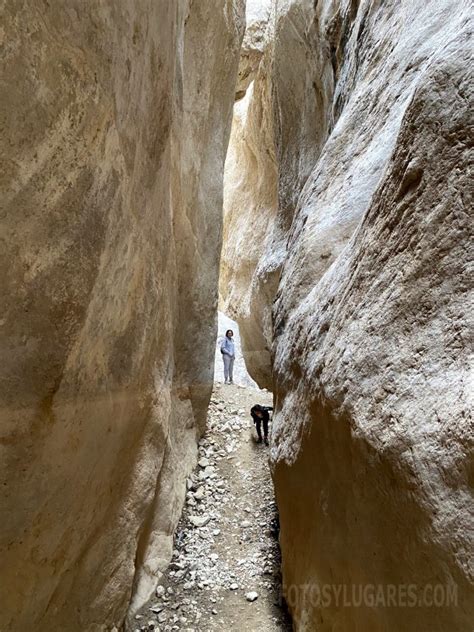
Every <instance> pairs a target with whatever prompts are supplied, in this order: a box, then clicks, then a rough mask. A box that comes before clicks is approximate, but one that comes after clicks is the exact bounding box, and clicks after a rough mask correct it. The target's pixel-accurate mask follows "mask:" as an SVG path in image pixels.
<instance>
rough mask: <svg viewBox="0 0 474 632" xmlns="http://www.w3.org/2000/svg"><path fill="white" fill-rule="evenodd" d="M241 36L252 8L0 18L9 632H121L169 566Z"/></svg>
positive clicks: (225, 5) (3, 529) (30, 9)
mask: <svg viewBox="0 0 474 632" xmlns="http://www.w3.org/2000/svg"><path fill="white" fill-rule="evenodd" d="M243 27H244V3H243V2H240V0H234V1H233V0H224V1H222V0H207V1H206V2H205V3H197V2H189V1H187V0H177V1H176V2H166V1H165V0H159V1H158V2H152V1H151V0H145V1H144V2H140V3H135V2H133V1H132V0H125V1H123V2H118V3H117V2H112V1H106V2H99V3H98V2H93V1H92V0H86V1H81V2H79V0H73V1H68V2H60V3H56V2H55V3H49V2H46V1H45V2H39V3H30V4H28V3H25V2H22V1H20V0H18V1H17V0H14V1H13V2H9V3H7V4H6V5H5V7H4V10H3V15H2V31H3V34H4V46H3V48H2V53H1V55H2V57H1V61H2V78H3V99H2V104H1V119H2V122H3V133H2V140H1V160H2V181H1V187H2V202H3V203H4V204H3V208H2V211H1V234H0V237H1V243H2V247H1V250H0V257H1V269H2V276H1V286H2V287H1V293H2V315H1V321H0V325H1V328H0V331H1V337H2V342H1V347H0V348H1V353H2V358H1V363H0V374H1V379H0V393H1V405H0V429H1V458H0V469H1V477H0V478H1V480H2V485H3V487H2V495H1V501H0V503H1V504H0V513H1V516H2V523H1V526H0V559H1V563H0V584H1V586H2V588H1V591H0V592H1V596H0V628H1V629H2V631H5V632H6V631H9V630H11V631H18V632H19V631H21V632H23V631H24V630H27V629H28V630H30V629H34V630H68V632H69V631H74V630H77V631H81V632H84V631H89V630H91V631H92V630H95V631H98V630H112V629H113V627H114V626H117V627H118V626H120V625H121V623H122V621H123V619H124V617H125V614H126V612H127V609H128V608H129V604H130V601H132V606H131V608H132V611H133V609H134V608H135V607H137V606H138V605H140V603H141V602H142V601H143V599H145V598H146V597H148V595H149V593H150V591H151V590H152V589H153V587H154V585H155V584H156V581H157V578H158V577H159V574H160V569H163V567H164V565H166V563H167V561H168V559H169V556H170V554H171V548H172V534H173V530H174V527H175V524H176V522H177V519H178V517H179V514H180V511H181V506H182V501H183V498H184V480H185V476H186V475H187V472H188V471H189V469H190V467H192V465H193V463H194V461H195V455H196V437H197V435H199V433H200V432H201V431H202V429H203V426H204V421H205V411H206V406H207V401H208V398H209V395H210V389H211V385H212V365H213V354H214V342H215V340H214V337H215V333H216V323H215V318H216V305H217V292H216V287H217V275H218V261H219V250H220V242H221V216H222V176H223V164H224V157H225V152H226V145H227V141H228V136H229V133H230V122H231V116H232V104H233V101H234V94H235V83H236V78H237V70H238V68H237V66H238V55H239V48H240V42H241V38H242V35H243ZM203 43H209V45H207V44H206V45H203Z"/></svg>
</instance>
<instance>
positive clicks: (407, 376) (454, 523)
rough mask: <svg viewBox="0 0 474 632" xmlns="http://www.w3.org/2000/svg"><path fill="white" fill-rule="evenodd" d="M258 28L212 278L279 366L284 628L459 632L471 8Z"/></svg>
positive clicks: (258, 371) (466, 574)
mask: <svg viewBox="0 0 474 632" xmlns="http://www.w3.org/2000/svg"><path fill="white" fill-rule="evenodd" d="M269 30H270V33H269V34H267V38H268V40H269V43H268V44H267V48H266V51H265V54H264V56H263V57H262V60H261V61H260V65H259V68H258V71H257V75H256V78H255V80H254V83H253V89H252V86H251V88H249V89H248V90H247V94H246V96H245V99H244V100H248V106H247V108H246V110H245V115H241V114H240V110H238V111H237V114H236V115H234V118H235V116H237V118H238V117H239V116H240V119H239V118H238V121H237V122H238V124H240V123H239V121H243V123H242V124H241V125H240V130H241V131H240V132H239V131H238V130H239V128H238V127H237V126H236V127H235V128H234V130H233V133H232V151H233V152H234V153H233V154H231V159H230V160H231V162H229V161H228V163H227V166H226V175H225V180H226V183H227V182H229V183H231V186H230V189H229V191H226V192H225V200H226V212H227V215H226V218H225V235H226V239H228V240H229V241H230V242H231V243H230V244H229V243H227V244H225V249H224V253H225V258H226V259H225V260H224V264H225V273H226V274H227V275H228V276H227V277H224V279H226V282H225V283H224V284H223V283H221V288H220V291H221V295H223V299H224V302H225V301H227V303H228V306H226V307H227V308H228V311H229V313H231V314H233V316H234V317H236V320H238V321H239V324H241V333H242V335H243V336H244V349H245V348H246V350H247V356H246V360H247V365H248V367H249V370H250V373H251V374H252V376H253V377H255V378H256V379H257V381H259V382H260V383H264V384H265V383H266V382H267V381H268V380H269V379H271V370H272V369H273V380H274V388H275V395H276V407H277V412H276V414H275V421H274V432H273V438H272V450H271V455H272V465H273V473H274V481H275V485H276V493H277V501H278V505H279V510H280V520H281V547H282V554H283V581H284V584H285V587H286V596H287V599H288V602H289V605H290V609H291V611H292V614H293V617H294V621H295V626H296V629H298V630H308V631H309V630H311V631H313V630H318V631H320V632H321V631H324V632H329V631H331V632H332V631H335V630H341V631H344V632H352V631H354V632H355V631H356V630H364V632H399V631H400V630H404V631H405V630H407V631H413V632H414V631H415V630H430V632H431V631H439V632H442V631H444V630H448V629H449V630H463V631H464V630H466V631H467V630H469V629H470V626H471V622H472V620H473V617H474V612H473V603H472V599H471V593H470V581H472V575H473V565H472V557H471V554H472V537H470V534H471V536H472V531H471V527H472V495H471V493H470V489H471V488H472V481H473V472H472V434H473V433H472V430H473V426H472V420H470V418H469V412H468V411H469V408H470V404H471V408H472V399H471V401H470V402H469V401H468V398H469V393H470V392H471V393H472V380H471V381H470V380H469V375H470V374H469V366H468V357H467V350H466V344H467V340H468V331H469V328H470V327H472V322H469V320H470V311H469V301H468V291H469V283H468V278H467V272H466V267H467V264H468V261H469V257H468V243H469V242H468V233H469V229H470V223H469V219H468V215H467V211H468V209H469V196H468V183H467V176H466V173H467V167H468V157H469V155H468V148H469V141H470V140H472V139H469V138H468V135H467V131H466V130H467V129H468V123H469V105H470V103H469V102H470V101H471V103H472V93H471V91H470V88H469V81H468V79H469V77H468V70H467V69H468V68H469V66H470V63H471V60H470V56H469V46H468V34H469V16H468V13H467V5H463V3H459V2H455V1H454V0H438V1H433V2H431V3H417V2H409V1H408V0H407V1H403V2H398V1H397V2H395V1H388V2H383V3H381V2H369V1H362V2H349V1H344V0H339V1H335V2H334V1H332V2H330V1H329V0H326V1H325V0H320V1H319V2H316V3H314V2H309V0H288V1H285V2H280V3H278V4H277V8H276V10H275V13H274V15H273V17H272V19H271V20H270V26H269ZM251 89H252V91H251ZM239 107H240V106H239ZM255 148H257V149H255ZM228 171H229V172H228ZM269 172H272V173H273V183H274V187H273V188H272V187H271V186H270V185H271V178H269V177H268V173H269ZM251 186H257V191H256V193H255V196H254V198H253V199H254V203H253V204H250V203H249V204H248V203H247V200H249V199H250V198H251V192H250V191H249V188H250V187H251ZM239 199H240V200H241V201H242V204H241V207H240V208H239V206H238V204H237V201H238V200H239ZM240 222H242V223H243V224H244V229H243V230H244V231H245V234H246V239H245V240H242V242H241V243H240V244H239V243H235V236H236V235H237V234H238V233H239V230H241V229H240V228H239V223H240ZM249 238H251V239H249ZM232 242H234V243H232ZM237 277H239V278H240V286H238V287H234V289H233V291H228V288H230V287H231V286H232V281H231V280H229V279H232V278H237ZM239 303H240V307H239ZM272 303H273V310H272ZM229 306H234V309H233V310H232V309H229ZM471 311H472V310H471ZM241 320H242V323H241V322H240V321H241ZM249 323H251V324H250V325H249ZM272 339H273V343H272ZM262 341H264V342H265V345H264V346H265V347H266V349H267V350H269V349H270V347H271V344H273V348H272V356H273V366H271V364H270V354H267V355H266V357H265V358H263V366H262V356H263V354H262V353H261V349H262ZM256 355H257V356H258V357H257V361H256V362H255V363H254V364H253V358H254V357H255V356H256ZM262 375H263V376H264V377H263V379H262ZM469 389H470V390H469ZM389 584H393V585H396V586H397V587H398V586H401V587H402V588H401V589H400V590H401V592H397V597H396V599H395V604H396V607H384V601H383V596H384V595H385V603H387V599H386V596H387V592H388V588H387V586H388V585H389ZM304 585H310V586H312V587H313V590H312V592H311V591H309V592H308V591H307V590H306V591H305V590H304ZM326 585H333V586H334V585H335V586H338V587H340V589H341V590H342V588H344V587H345V588H344V590H345V591H346V593H347V594H348V595H349V597H348V598H349V600H350V599H351V588H352V586H356V587H357V586H360V585H362V586H369V589H368V591H367V593H366V598H365V601H363V603H362V605H361V606H360V607H345V606H344V602H343V599H342V598H341V597H339V599H338V598H337V597H336V596H335V594H334V592H333V593H331V595H330V598H329V599H327V600H326V601H322V600H320V599H319V600H318V593H317V591H318V590H322V588H323V587H324V586H326ZM371 585H372V586H374V585H375V586H381V587H382V588H381V591H382V598H381V600H379V602H378V604H377V603H376V604H375V605H374V604H373V603H372V604H371V596H370V594H369V593H370V586H371ZM407 585H414V586H415V589H413V590H414V595H413V594H412V595H411V602H410V603H411V606H412V607H409V606H410V603H408V602H409V600H408V598H407V597H406V596H405V597H404V596H403V590H404V588H403V587H404V586H405V590H406V586H407ZM436 585H437V586H442V587H441V588H438V589H437V590H438V597H440V598H439V600H438V607H434V606H432V605H431V603H430V587H431V589H432V590H433V587H434V586H436ZM397 591H398V588H397ZM413 599H416V603H417V607H413ZM388 603H389V605H390V603H392V605H393V600H392V601H391V602H388ZM430 606H431V607H430Z"/></svg>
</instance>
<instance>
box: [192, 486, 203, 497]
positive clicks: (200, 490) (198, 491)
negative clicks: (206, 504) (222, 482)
mask: <svg viewBox="0 0 474 632" xmlns="http://www.w3.org/2000/svg"><path fill="white" fill-rule="evenodd" d="M204 496H205V494H204V487H198V489H197V491H196V492H195V494H194V498H195V500H202V499H203V498H204Z"/></svg>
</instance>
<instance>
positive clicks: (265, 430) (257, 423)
mask: <svg viewBox="0 0 474 632" xmlns="http://www.w3.org/2000/svg"><path fill="white" fill-rule="evenodd" d="M262 423H263V436H264V437H265V439H267V438H268V419H260V418H259V417H257V418H256V419H255V426H256V427H257V434H258V438H259V439H261V438H262Z"/></svg>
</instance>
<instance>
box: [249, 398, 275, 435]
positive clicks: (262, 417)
mask: <svg viewBox="0 0 474 632" xmlns="http://www.w3.org/2000/svg"><path fill="white" fill-rule="evenodd" d="M270 410H273V408H272V407H271V406H261V405H260V404H255V406H252V408H251V409H250V414H251V415H252V419H253V422H254V424H255V426H256V428H257V434H258V443H262V424H263V439H264V441H265V445H268V422H269V421H270Z"/></svg>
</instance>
